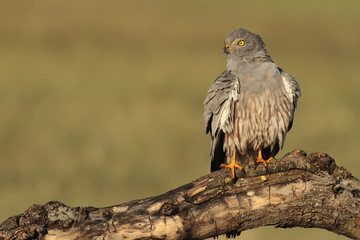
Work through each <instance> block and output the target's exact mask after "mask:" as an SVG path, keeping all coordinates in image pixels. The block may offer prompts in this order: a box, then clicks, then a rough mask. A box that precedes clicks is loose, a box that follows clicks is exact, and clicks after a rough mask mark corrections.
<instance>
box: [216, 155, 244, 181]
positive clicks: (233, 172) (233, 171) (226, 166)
mask: <svg viewBox="0 0 360 240" xmlns="http://www.w3.org/2000/svg"><path fill="white" fill-rule="evenodd" d="M220 167H224V168H231V173H232V178H233V179H234V178H235V168H238V169H239V170H240V171H241V169H242V166H240V165H238V164H237V163H236V161H235V152H234V154H233V157H232V161H231V163H230V164H221V165H220Z"/></svg>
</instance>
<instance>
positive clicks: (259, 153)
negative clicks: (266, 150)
mask: <svg viewBox="0 0 360 240" xmlns="http://www.w3.org/2000/svg"><path fill="white" fill-rule="evenodd" d="M271 160H274V158H273V157H269V159H267V160H264V159H263V158H262V155H261V148H259V151H258V157H257V160H256V162H257V163H262V164H264V166H265V167H267V163H268V162H270V161H271Z"/></svg>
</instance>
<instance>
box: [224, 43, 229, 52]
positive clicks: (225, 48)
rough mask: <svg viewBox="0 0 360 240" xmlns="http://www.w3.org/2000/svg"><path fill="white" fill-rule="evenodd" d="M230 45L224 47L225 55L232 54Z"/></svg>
mask: <svg viewBox="0 0 360 240" xmlns="http://www.w3.org/2000/svg"><path fill="white" fill-rule="evenodd" d="M229 49H230V45H229V44H228V43H227V44H225V47H224V51H223V52H224V54H225V55H228V54H229V52H230V50H229Z"/></svg>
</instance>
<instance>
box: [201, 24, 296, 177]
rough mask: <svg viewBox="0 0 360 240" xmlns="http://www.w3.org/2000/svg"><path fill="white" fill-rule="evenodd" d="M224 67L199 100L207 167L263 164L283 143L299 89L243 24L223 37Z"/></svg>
mask: <svg viewBox="0 0 360 240" xmlns="http://www.w3.org/2000/svg"><path fill="white" fill-rule="evenodd" d="M224 53H225V54H226V56H227V70H226V71H224V72H223V73H222V74H220V76H219V77H218V78H217V79H216V80H215V82H214V83H213V84H212V85H211V87H210V89H209V90H208V92H207V96H206V99H205V101H204V121H205V125H206V133H210V135H211V148H210V155H211V171H212V172H213V171H216V170H218V169H220V168H221V167H226V168H231V171H232V177H233V178H235V168H238V169H240V170H242V168H243V166H248V167H251V166H255V165H256V163H262V164H264V166H265V167H266V166H267V163H268V162H269V161H270V160H272V159H273V157H274V156H275V155H276V154H277V153H278V151H279V150H280V149H281V148H282V147H283V145H284V140H285V135H286V133H287V132H288V131H289V130H290V129H291V126H292V123H293V118H294V111H295V108H296V103H297V99H298V98H299V97H300V95H301V93H300V88H299V85H298V83H297V82H296V80H295V78H293V77H292V76H291V75H290V74H288V73H286V72H284V71H283V70H282V69H281V68H280V67H278V66H277V65H276V64H275V63H274V62H273V61H272V60H271V58H270V56H269V55H268V53H267V51H266V49H265V44H264V42H263V40H262V39H261V38H260V36H259V35H257V34H254V33H251V32H249V31H247V30H245V29H243V28H240V29H237V30H234V31H232V32H231V33H230V34H229V35H228V37H227V38H226V39H225V47H224Z"/></svg>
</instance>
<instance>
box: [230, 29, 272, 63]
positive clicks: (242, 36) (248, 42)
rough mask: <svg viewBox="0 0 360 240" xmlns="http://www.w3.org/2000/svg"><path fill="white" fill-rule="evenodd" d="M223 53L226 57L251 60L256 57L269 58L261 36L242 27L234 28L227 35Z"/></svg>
mask: <svg viewBox="0 0 360 240" xmlns="http://www.w3.org/2000/svg"><path fill="white" fill-rule="evenodd" d="M224 53H225V54H226V55H227V56H228V59H229V58H230V59H233V58H235V59H240V60H245V61H249V60H250V61H251V60H252V59H254V58H258V57H260V58H261V57H265V58H269V56H268V55H267V52H266V49H265V44H264V42H263V40H262V39H261V37H260V36H259V35H257V34H254V33H251V32H249V31H247V30H245V29H243V28H239V29H236V30H234V31H232V32H231V33H230V34H229V36H227V38H226V39H225V47H224Z"/></svg>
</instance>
